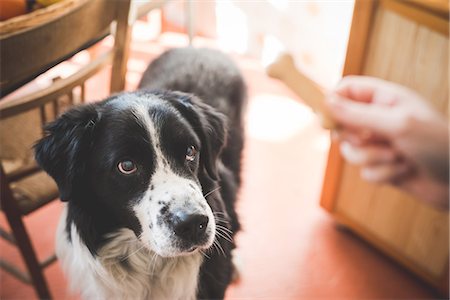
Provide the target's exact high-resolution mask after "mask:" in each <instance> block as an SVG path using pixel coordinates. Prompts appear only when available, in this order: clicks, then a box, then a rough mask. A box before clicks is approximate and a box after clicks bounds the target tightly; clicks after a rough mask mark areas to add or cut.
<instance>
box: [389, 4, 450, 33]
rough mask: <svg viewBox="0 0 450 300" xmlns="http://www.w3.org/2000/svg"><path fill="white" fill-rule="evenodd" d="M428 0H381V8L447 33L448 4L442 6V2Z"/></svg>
mask: <svg viewBox="0 0 450 300" xmlns="http://www.w3.org/2000/svg"><path fill="white" fill-rule="evenodd" d="M430 3H432V2H430V1H428V3H427V2H425V1H423V0H420V1H414V2H411V1H404V0H381V4H382V6H383V8H385V9H389V10H392V11H394V12H395V13H396V14H399V15H402V16H404V17H407V18H409V19H410V20H413V21H414V22H417V23H419V24H421V25H423V26H427V27H429V28H430V29H432V30H434V31H437V32H440V33H442V34H445V35H448V33H449V29H448V4H447V7H444V5H443V4H442V3H438V2H435V5H433V6H431V5H429V4H430Z"/></svg>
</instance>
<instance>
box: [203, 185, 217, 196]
mask: <svg viewBox="0 0 450 300" xmlns="http://www.w3.org/2000/svg"><path fill="white" fill-rule="evenodd" d="M220 188H221V187H220V186H218V187H216V188H214V189H212V190H211V191H209V192H207V193H206V194H205V195H203V197H205V198H206V197H208V196H209V195H211V194H212V193H214V192H216V191H218V190H220Z"/></svg>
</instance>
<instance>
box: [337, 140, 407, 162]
mask: <svg viewBox="0 0 450 300" xmlns="http://www.w3.org/2000/svg"><path fill="white" fill-rule="evenodd" d="M340 151H341V154H342V156H343V157H344V158H345V159H346V160H347V161H348V162H349V163H351V164H355V165H361V166H373V165H378V164H386V163H395V162H396V160H397V158H398V157H397V154H396V153H395V151H394V150H393V149H392V148H390V147H388V146H384V145H370V146H355V145H352V144H350V143H348V142H342V143H341V145H340Z"/></svg>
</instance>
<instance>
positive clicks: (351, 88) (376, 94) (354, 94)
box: [335, 76, 407, 105]
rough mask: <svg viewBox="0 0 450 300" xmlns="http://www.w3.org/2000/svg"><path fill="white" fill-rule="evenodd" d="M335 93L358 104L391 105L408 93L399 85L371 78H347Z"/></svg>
mask: <svg viewBox="0 0 450 300" xmlns="http://www.w3.org/2000/svg"><path fill="white" fill-rule="evenodd" d="M335 93H336V94H338V95H340V96H342V97H345V98H348V99H352V100H354V101H358V102H365V103H372V102H375V103H379V104H388V105H391V104H392V103H394V102H395V101H398V100H399V99H401V98H402V97H398V95H399V94H405V93H407V91H406V89H405V88H404V87H403V86H401V85H398V84H395V83H392V82H389V81H386V80H383V79H380V78H375V77H370V76H346V77H344V78H343V79H342V80H341V81H340V82H339V84H338V85H337V87H336V89H335Z"/></svg>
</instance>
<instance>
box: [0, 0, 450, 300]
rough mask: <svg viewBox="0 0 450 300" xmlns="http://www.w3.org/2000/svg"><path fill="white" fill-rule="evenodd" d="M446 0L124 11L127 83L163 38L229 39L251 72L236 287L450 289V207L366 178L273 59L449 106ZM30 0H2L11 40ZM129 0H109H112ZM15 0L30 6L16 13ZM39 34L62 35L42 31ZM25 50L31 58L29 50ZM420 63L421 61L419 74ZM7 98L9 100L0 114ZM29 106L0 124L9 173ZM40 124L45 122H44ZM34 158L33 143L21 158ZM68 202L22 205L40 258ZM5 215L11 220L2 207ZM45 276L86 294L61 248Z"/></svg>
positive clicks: (378, 294)
mask: <svg viewBox="0 0 450 300" xmlns="http://www.w3.org/2000/svg"><path fill="white" fill-rule="evenodd" d="M8 1H10V4H9V5H10V6H8V7H7V6H6V4H7V3H8ZM64 1H68V0H63V1H60V2H59V3H58V2H56V3H55V4H54V3H53V2H54V1H52V3H43V2H45V1H37V5H38V8H39V9H44V10H45V9H49V8H51V7H52V5H61V2H64ZM70 1H71V2H74V3H75V2H76V1H74V0H70ZM80 1H83V0H80ZM436 1H437V2H436V3H437V4H436V5H434V4H430V3H428V2H427V1H419V0H417V1H416V0H413V1H397V0H391V1H387V0H386V1H372V0H359V1H358V0H357V1H356V2H355V1H353V0H336V1H319V0H316V1H314V0H310V1H288V0H261V1H242V0H216V1H213V0H211V1H206V0H205V1H175V0H173V1H144V0H135V1H131V6H130V10H129V11H127V14H126V15H127V17H126V18H127V20H128V27H127V30H128V33H129V36H128V37H127V38H126V39H125V41H128V42H125V43H124V45H125V46H123V47H126V52H127V53H126V55H125V56H126V60H125V64H124V65H125V66H126V68H125V71H124V80H123V87H124V89H125V90H134V89H136V87H137V84H138V82H139V80H140V77H141V75H142V73H143V71H144V70H145V68H146V67H147V65H148V63H149V62H150V61H151V60H152V59H154V58H155V57H156V56H158V55H159V54H161V53H162V52H163V51H164V50H166V49H169V48H173V47H185V46H188V45H191V46H194V47H212V48H217V49H220V50H222V51H224V52H226V53H228V54H229V55H230V56H231V57H232V58H233V59H234V60H235V61H236V63H237V64H238V66H239V67H240V69H241V70H242V73H243V75H244V77H245V80H246V83H247V87H248V100H249V103H248V107H247V112H246V121H245V124H246V126H245V136H246V144H245V150H244V157H243V174H242V176H243V186H242V188H241V190H240V193H239V203H238V213H239V216H240V219H241V222H242V225H243V230H242V232H240V233H239V234H238V235H237V244H238V249H237V251H236V254H237V256H238V261H239V262H240V267H241V278H240V280H239V281H238V282H236V283H234V284H233V285H231V286H230V288H229V289H228V291H227V294H226V299H315V298H324V299H430V298H443V297H444V298H445V297H447V296H448V270H449V268H448V213H445V212H444V213H442V212H436V211H434V210H432V209H430V208H428V207H423V206H422V205H421V204H418V203H416V201H415V200H414V199H410V198H409V197H408V196H406V195H403V194H401V193H400V192H399V191H396V190H393V189H391V188H390V187H374V186H371V185H368V184H367V183H364V182H361V181H360V179H359V178H358V176H357V170H355V169H353V168H352V167H351V166H347V165H346V164H345V163H344V162H343V161H342V159H341V158H340V156H339V154H338V152H336V148H335V147H336V145H334V144H333V143H331V140H330V132H329V131H327V130H325V129H323V128H322V127H321V126H320V124H319V121H318V120H317V118H316V116H315V114H314V113H313V112H312V111H311V109H310V108H309V107H308V106H306V105H305V104H303V100H302V99H301V98H300V97H299V96H298V95H296V94H295V93H294V92H293V91H291V90H290V89H289V88H288V87H286V86H285V85H284V84H283V83H282V82H281V81H278V80H276V79H273V78H270V77H268V76H267V75H266V71H265V68H266V67H267V66H268V65H269V64H270V63H272V62H273V61H274V60H275V59H276V57H277V56H278V55H279V54H280V53H282V52H288V53H290V54H291V55H292V56H293V58H294V61H295V64H296V67H297V68H298V69H299V70H301V71H302V72H303V73H304V74H306V75H307V76H308V77H309V78H311V79H312V80H314V81H315V82H317V83H318V84H319V85H321V86H322V87H323V88H324V89H328V88H332V87H333V86H334V85H335V84H336V83H337V82H338V81H339V80H340V79H341V78H342V76H343V74H370V75H373V76H378V77H382V78H386V79H389V80H393V81H397V82H400V83H403V84H405V85H409V86H412V87H414V88H417V89H419V90H420V91H422V92H423V91H425V92H424V93H427V94H429V95H430V94H431V95H433V99H436V106H437V107H439V108H440V109H443V110H444V111H447V109H448V72H447V71H448V69H447V66H448V3H447V1H439V0H436ZM13 2H14V3H13ZM16 2H19V4H17V3H16ZM24 2H25V1H22V2H21V1H15V0H0V12H1V13H2V20H3V21H2V22H0V41H3V40H2V39H4V40H6V39H7V38H8V37H9V36H11V34H12V35H14V34H16V33H15V32H14V30H13V31H2V30H7V29H8V26H9V27H10V26H11V25H10V23H14V22H13V21H11V20H17V18H26V16H27V13H26V12H27V10H28V11H29V9H30V8H29V7H27V6H26V4H25V5H24V4H23V3H24ZM117 2H120V1H119V0H117V1H116V0H111V1H110V2H109V3H108V5H115V4H114V3H117ZM430 2H433V1H430ZM444 2H445V3H447V4H445V3H444ZM11 3H13V4H11ZM35 5H36V3H35ZM71 5H72V4H71ZM74 5H78V4H74ZM53 7H55V6H53ZM7 11H8V13H9V12H11V13H14V12H16V14H19V16H15V17H14V18H9V19H8V17H9V16H6V17H5V13H6V12H7ZM17 12H18V13H17ZM35 12H36V11H34V12H28V14H33V13H35ZM445 12H447V13H445ZM20 14H21V15H20ZM352 20H353V23H352ZM436 20H437V21H436ZM19 21H21V20H19ZM21 22H23V21H21ZM436 22H437V23H436ZM436 24H437V25H436ZM443 24H444V25H447V32H445V26H444V25H443ZM27 26H34V25H27ZM119 28H120V27H117V28H116V30H117V32H116V34H118V33H119V34H120V32H121V31H120V29H119ZM21 30H22V29H17V32H21ZM127 30H125V31H124V32H126V31H127ZM73 34H74V35H76V34H77V32H76V31H74V32H73ZM113 35H114V34H110V35H108V36H106V38H104V39H101V40H100V41H99V42H98V43H96V44H95V45H93V46H92V47H89V48H86V49H85V50H83V51H77V52H76V53H71V55H70V58H69V59H67V58H66V59H64V61H60V62H59V63H58V64H57V65H56V66H55V67H54V68H51V69H50V70H48V71H46V72H45V73H43V74H42V75H39V76H38V77H36V78H34V79H33V80H32V81H30V82H29V83H27V84H25V85H23V86H22V87H21V88H19V89H15V90H13V91H11V92H10V93H8V94H7V95H4V94H2V96H3V98H2V100H1V102H2V103H3V105H4V106H8V105H13V104H14V103H15V101H18V100H17V99H24V98H26V97H27V95H30V94H32V93H36V92H37V91H39V90H40V89H46V88H48V87H49V86H52V84H54V83H57V82H58V81H55V78H62V79H63V80H64V78H69V77H70V76H71V75H72V74H74V73H75V72H77V71H78V70H79V69H80V68H81V67H82V66H84V65H87V64H89V63H90V62H92V61H93V60H94V59H95V58H98V57H99V56H101V54H102V53H104V52H106V51H108V50H110V49H114V47H116V46H117V43H116V41H117V40H118V38H117V35H116V38H114V36H113ZM56 42H58V41H56ZM0 45H1V44H0ZM3 45H6V42H3ZM56 45H58V44H56ZM4 47H5V46H4ZM35 47H37V48H38V47H43V48H45V47H50V45H49V44H47V45H46V43H44V42H41V43H37V44H35ZM0 48H1V47H0ZM124 49H125V48H124ZM2 55H3V54H2ZM72 55H73V56H72ZM16 56H17V60H20V56H21V52H20V51H19V52H16ZM2 59H3V56H2ZM4 62H5V60H3V61H1V62H0V68H1V67H2V65H1V64H2V63H4ZM111 68H114V65H113V66H108V67H107V68H106V69H105V70H102V71H100V72H98V74H96V75H95V76H93V77H92V78H90V79H89V80H87V81H86V82H85V83H84V84H83V87H82V88H80V89H75V90H74V92H73V93H72V94H71V95H72V96H71V97H72V98H73V99H75V100H70V101H73V102H77V101H84V102H91V101H98V100H101V99H103V98H105V97H107V96H108V95H109V94H110V91H111V90H112V89H111V88H110V86H112V81H114V79H111V78H110V74H111ZM416 72H417V73H420V74H421V75H420V76H419V75H417V76H416V75H412V74H416ZM421 76H423V77H426V79H423V78H422V77H421ZM58 80H59V79H58ZM72 98H71V99H72ZM77 99H78V100H77ZM79 99H83V100H79ZM5 103H6V104H5ZM8 103H9V104H8ZM70 103H72V102H70ZM70 103H69V105H70ZM6 109H8V107H7V108H6ZM1 111H2V106H1V104H0V115H1ZM25 119H27V120H28V121H24V119H22V121H21V122H20V123H19V124H20V126H14V124H13V123H14V122H13V121H11V120H9V119H8V118H6V119H4V120H3V119H2V123H1V124H0V133H1V135H0V143H1V145H3V148H4V150H3V152H2V153H3V156H2V157H1V159H2V164H4V166H3V168H5V170H6V171H5V172H6V173H7V174H8V170H9V169H11V170H13V168H14V166H16V165H17V161H16V160H13V159H12V158H11V157H10V156H11V155H10V156H8V155H6V154H8V153H9V152H8V151H10V152H12V151H13V150H10V149H13V148H10V147H9V146H6V145H7V144H8V143H9V141H10V140H11V139H13V140H14V139H16V140H17V139H18V138H17V137H18V136H20V135H21V134H22V133H23V132H24V129H23V127H24V126H26V125H25V124H26V123H27V122H29V120H30V118H29V117H26V118H25ZM16 123H17V121H16ZM16 125H17V124H16ZM30 127H33V130H35V131H36V130H37V131H39V127H40V126H36V125H30ZM25 131H26V130H25ZM33 134H34V135H36V134H38V133H33ZM30 143H31V142H30ZM31 144H32V143H31ZM8 149H9V150H8ZM14 149H15V148H14ZM27 149H28V150H27V151H25V152H27V153H28V154H29V149H30V148H29V146H28V148H27ZM6 150H8V151H6ZM14 151H16V150H14ZM0 152H1V151H0ZM2 153H0V154H2ZM5 153H6V154H5ZM24 157H25V156H24ZM25 160H26V159H25V158H23V157H22V158H21V160H20V163H23V161H25ZM8 168H9V169H8ZM7 169H8V170H7ZM2 172H3V171H2ZM3 177H5V176H3ZM6 177H7V176H6ZM2 188H3V185H2ZM14 188H16V187H14V186H13V187H12V189H13V193H14ZM2 197H3V194H2ZM385 203H388V205H387V206H383V204H385ZM389 203H390V204H389ZM2 206H4V203H3V202H2ZM61 208H62V205H61V203H60V202H59V201H47V204H46V205H45V206H42V207H40V209H39V210H36V211H35V212H34V211H33V213H28V212H27V213H26V214H25V215H26V216H24V218H23V220H24V224H25V226H26V228H27V230H28V233H29V235H30V237H31V241H32V245H33V247H34V248H35V250H36V252H37V256H38V258H39V259H44V258H45V257H46V256H47V255H48V254H50V253H52V251H53V248H54V236H55V228H56V224H57V222H58V218H59V214H60V212H61ZM0 224H1V225H2V227H4V228H5V230H6V231H10V230H11V226H10V224H8V220H7V218H6V216H5V215H4V214H2V215H1V217H0ZM0 251H1V256H2V259H6V260H8V261H9V262H13V263H14V264H16V265H18V266H19V268H20V269H22V270H25V269H26V267H25V264H24V262H23V258H22V256H21V254H20V253H19V252H18V251H17V249H16V247H14V246H13V245H11V243H10V242H7V241H3V240H2V241H1V242H0ZM2 266H4V265H3V264H2ZM44 277H45V281H46V284H47V286H48V289H49V291H50V294H51V296H52V297H53V298H55V299H78V298H79V296H78V295H73V294H70V293H69V291H68V290H67V282H66V279H65V278H64V275H63V274H62V271H61V268H60V265H59V263H58V262H56V263H53V264H50V265H49V266H48V267H46V268H45V270H44ZM0 298H1V299H36V298H38V296H37V295H36V293H35V290H34V288H33V286H32V285H27V284H25V283H23V282H21V281H20V280H18V279H17V278H15V277H14V276H12V275H11V274H10V272H6V271H4V270H2V271H0Z"/></svg>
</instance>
